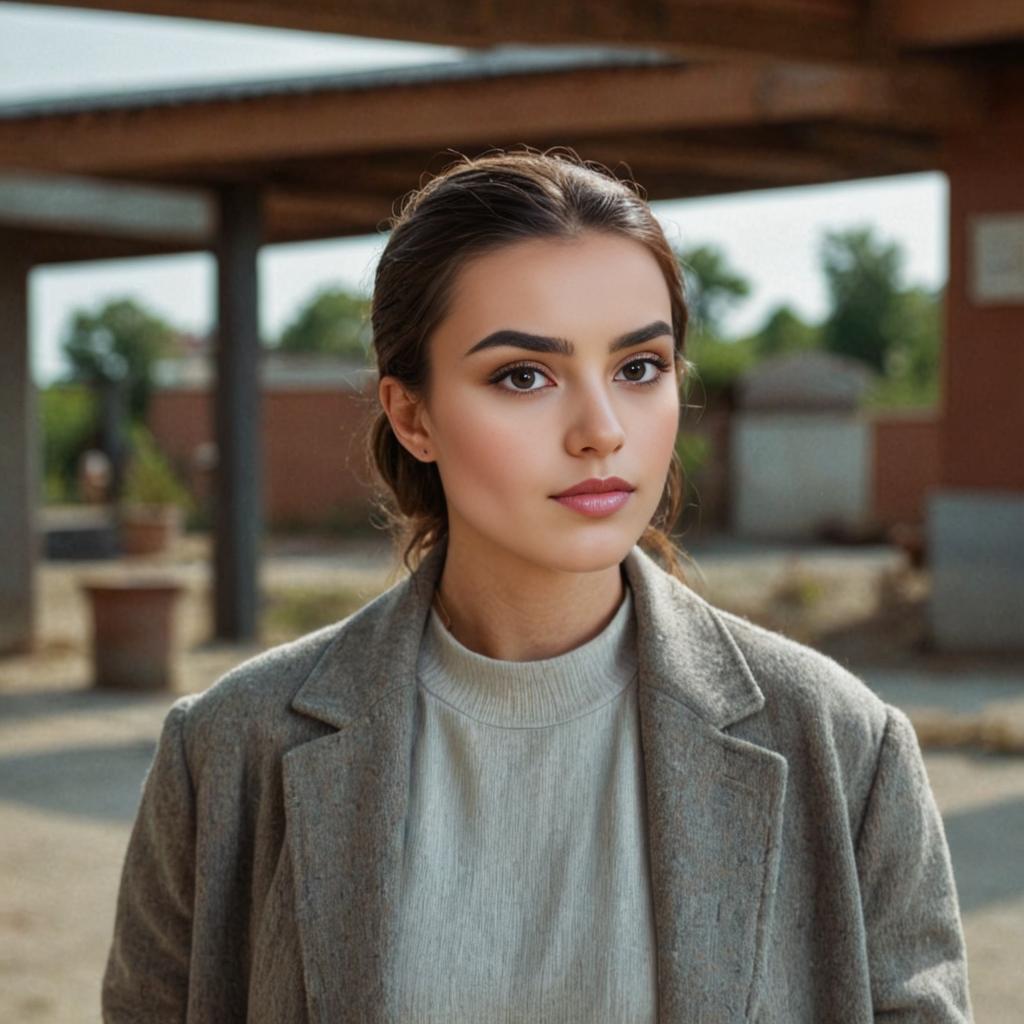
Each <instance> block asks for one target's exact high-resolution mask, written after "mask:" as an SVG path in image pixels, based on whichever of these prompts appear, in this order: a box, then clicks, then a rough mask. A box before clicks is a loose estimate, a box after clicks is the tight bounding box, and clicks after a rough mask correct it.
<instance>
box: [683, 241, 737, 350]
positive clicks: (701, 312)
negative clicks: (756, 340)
mask: <svg viewBox="0 0 1024 1024" xmlns="http://www.w3.org/2000/svg"><path fill="white" fill-rule="evenodd" d="M677 258H678V260H679V264H680V266H681V267H682V270H683V277H684V278H685V281H686V288H687V304H688V305H689V307H690V320H691V322H692V324H693V331H694V333H696V334H710V335H713V336H715V337H721V333H722V321H723V319H724V317H725V314H726V313H727V312H728V311H729V310H730V309H731V308H732V307H733V306H735V305H736V304H737V303H738V302H740V301H741V300H742V299H745V298H746V297H747V296H748V295H749V294H750V290H751V289H750V282H749V281H748V280H747V279H746V278H745V277H742V276H740V275H739V274H738V273H737V272H736V271H734V270H733V269H732V268H730V267H729V265H728V262H727V259H726V256H725V253H724V252H723V251H722V250H721V249H720V248H718V247H717V246H713V245H698V246H693V247H691V248H689V249H684V250H683V251H682V252H680V253H677Z"/></svg>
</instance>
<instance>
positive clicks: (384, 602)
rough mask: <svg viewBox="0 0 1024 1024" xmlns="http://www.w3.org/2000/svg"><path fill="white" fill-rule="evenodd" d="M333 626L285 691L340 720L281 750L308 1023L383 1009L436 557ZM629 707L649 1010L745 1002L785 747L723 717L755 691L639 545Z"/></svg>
mask: <svg viewBox="0 0 1024 1024" xmlns="http://www.w3.org/2000/svg"><path fill="white" fill-rule="evenodd" d="M444 551H445V549H444V545H441V546H439V547H435V548H434V549H433V550H431V551H430V552H429V553H428V554H427V555H426V556H425V558H424V559H423V561H421V563H420V565H419V566H418V568H417V570H416V571H415V572H414V573H412V574H411V575H410V576H408V577H406V578H405V579H404V580H403V581H401V582H400V583H398V584H396V585H395V586H393V587H391V588H390V589H389V590H387V591H385V592H384V593H383V594H381V595H380V596H379V597H377V598H376V599H375V600H373V601H371V602H370V603H369V604H367V605H366V606H365V607H364V608H362V609H360V610H359V611H358V612H356V613H355V614H354V615H353V616H351V617H350V618H349V619H348V620H346V621H345V623H344V625H343V626H341V627H340V628H339V630H338V632H337V634H336V635H335V638H334V640H333V641H332V642H331V644H330V645H329V646H328V648H327V649H326V651H325V652H324V654H323V656H322V657H321V659H320V661H319V662H318V663H317V665H316V666H315V667H314V668H313V670H312V671H311V672H310V674H309V676H308V677H307V679H306V680H305V682H304V683H303V685H302V686H301V687H300V689H299V690H298V692H297V693H296V695H295V697H294V698H293V700H292V707H293V709H294V710H296V711H298V712H301V713H302V714H306V715H310V716H312V717H314V718H316V719H318V720H320V721H322V722H325V723H327V724H329V725H331V726H333V727H334V729H333V730H332V731H331V732H330V733H328V734H326V735H324V736H322V737H320V738H318V739H314V740H311V741H309V742H306V743H303V744H300V745H299V746H297V747H295V748H293V749H292V750H290V751H289V752H288V753H287V754H286V755H285V756H284V762H283V765H284V789H285V814H286V820H287V827H286V831H287V838H288V852H289V854H290V861H291V864H292V871H293V873H294V879H293V882H294V898H295V919H296V922H297V925H298V929H299V940H300V946H301V949H302V956H303V972H304V981H305V987H306V993H307V1000H308V1006H309V1011H310V1019H311V1021H314V1022H316V1024H326V1022H328V1021H331V1022H332V1024H333V1022H338V1021H361V1022H367V1024H387V1022H390V1021H393V1020H395V1019H396V1017H395V1013H394V1007H393V1004H392V1001H391V987H390V982H391V980H392V979H393V964H394V953H395V949H396V945H395V944H396V939H397V927H398V911H399V906H400V902H399V901H400V898H401V892H400V886H401V877H402V862H403V853H404V841H405V823H406V812H407V807H408V797H409V772H410V770H411V764H412V761H411V755H412V748H413V743H414V740H415V692H416V687H415V673H416V662H417V657H418V650H419V642H420V638H421V634H422V630H423V627H424V626H425V625H426V616H427V614H428V613H429V608H430V601H431V597H432V594H433V589H434V586H435V584H436V582H437V580H438V578H439V577H440V574H441V569H442V567H443V564H444ZM624 569H625V571H626V574H627V577H628V580H629V583H630V585H631V587H632V589H633V597H634V602H635V614H636V619H637V645H638V672H639V675H638V691H637V698H638V709H639V716H640V735H641V743H642V749H643V757H644V775H645V789H646V815H647V837H648V850H649V863H650V879H651V887H652V896H653V910H654V919H655V932H656V936H657V957H658V962H657V968H658V1007H659V1009H658V1022H659V1024H669V1022H682V1021H684V1020H685V1021H690V1020H698V1019H699V1020H714V1021H723V1022H724V1021H737V1022H738V1021H742V1020H748V1019H751V1018H752V1016H753V1015H754V1013H755V1012H756V1003H757V1000H758V993H759V984H760V981H761V978H762V975H763V968H764V958H765V952H766V950H765V947H766V934H767V930H768V926H769V922H770V919H771V912H772V907H773V903H774V892H775V885H776V878H777V874H778V863H779V840H780V834H781V828H782V805H783V798H784V795H785V787H786V774H787V762H786V760H785V758H784V757H782V756H781V755H780V754H778V753H776V752H774V751H771V750H768V749H766V748H764V747H761V746H758V745H756V744H753V743H751V742H748V741H746V740H743V739H740V738H738V737H736V736H733V735H730V734H729V733H727V732H726V731H725V730H726V729H727V728H728V727H729V726H731V725H734V724H735V723H737V722H739V721H741V720H742V719H744V718H746V717H748V716H750V715H752V714H755V713H756V712H757V711H759V710H760V709H761V708H762V707H763V705H764V696H763V694H762V692H761V689H760V687H759V686H758V684H757V681H756V680H755V678H754V675H753V673H752V672H751V669H750V666H749V665H748V663H747V661H746V660H745V659H744V657H743V655H742V653H741V652H740V650H739V648H738V647H737V646H736V643H735V641H734V640H733V639H732V637H731V635H730V633H729V631H728V628H727V626H726V624H725V622H724V620H723V619H722V618H721V616H720V614H719V613H718V612H717V611H716V610H715V609H714V608H713V606H711V605H709V604H708V603H707V602H705V601H704V600H703V599H702V598H700V597H699V596H698V595H696V594H695V593H694V592H693V591H691V590H690V589H689V588H688V587H687V586H685V585H684V584H682V583H681V582H679V581H678V580H676V579H675V578H674V577H672V576H671V575H669V574H668V573H666V572H665V571H664V570H662V569H661V568H660V566H658V565H657V563H655V562H654V560H653V559H652V558H651V557H650V556H648V555H647V554H646V553H644V552H643V551H642V550H641V549H640V547H639V546H634V547H633V548H632V550H631V551H630V552H629V554H628V555H627V557H626V559H625V560H624Z"/></svg>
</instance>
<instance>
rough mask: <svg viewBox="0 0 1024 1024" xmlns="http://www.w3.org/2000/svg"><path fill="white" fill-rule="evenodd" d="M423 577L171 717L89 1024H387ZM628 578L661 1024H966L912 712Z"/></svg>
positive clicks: (670, 582)
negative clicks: (98, 1013)
mask: <svg viewBox="0 0 1024 1024" xmlns="http://www.w3.org/2000/svg"><path fill="white" fill-rule="evenodd" d="M443 561H444V547H443V546H441V547H437V548H434V549H433V550H432V551H431V552H430V553H429V554H428V555H427V556H426V557H425V559H424V560H423V562H421V564H420V565H419V567H418V568H417V570H416V572H415V573H413V574H412V575H409V576H406V577H404V578H403V579H402V580H400V581H399V582H398V583H395V584H394V585H393V586H392V587H391V588H390V589H388V590H387V591H385V592H384V593H383V594H381V595H379V596H378V597H376V598H375V599H374V600H372V601H371V602H369V603H368V604H367V605H365V606H364V607H363V608H361V609H360V610H359V611H357V612H355V613H354V614H353V615H351V616H349V617H348V618H346V619H344V620H343V621H341V622H339V623H336V624H334V625H331V626H328V627H326V628H324V629H321V630H319V631H317V632H315V633H311V634H309V635H307V636H305V637H302V638H300V639H299V640H296V641H294V642H292V643H289V644H285V645H282V646H279V647H276V648H274V649H272V650H269V651H266V652H264V653H262V654H260V655H258V656H256V657H255V658H252V659H251V660H249V661H247V662H245V663H244V664H242V665H240V666H239V667H237V668H236V669H234V670H232V671H231V672H229V673H227V674H226V675H225V676H223V677H222V678H220V679H219V680H218V681H217V682H216V683H215V684H214V685H213V686H211V687H210V688H209V689H207V690H206V691H204V692H202V693H199V694H192V695H189V696H185V697H181V698H180V699H178V700H177V701H175V703H174V704H173V705H172V707H171V708H170V710H169V711H168V713H167V716H166V719H165V720H164V724H163V729H162V732H161V735H160V739H159V742H158V745H157V749H156V753H155V755H154V758H153V762H152V764H151V766H150V769H149V771H148V773H147V776H146V779H145V783H144V785H143V789H142V801H141V805H140V807H139V810H138V815H137V817H136V820H135V823H134V827H133V830H132V833H131V838H130V841H129V845H128V849H127V853H126V856H125V860H124V866H123V872H122V877H121V886H120V891H119V895H118V900H117V908H116V919H115V928H114V935H113V942H112V945H111V947H110V951H109V957H108V961H107V966H106V971H105V974H104V977H103V987H102V1009H103V1019H104V1021H107V1022H108V1024H114V1022H117V1024H121V1022H124V1024H127V1022H129V1021H131V1022H142V1021H161V1022H170V1021H188V1022H190V1024H199V1022H204V1024H206V1022H209V1024H229V1022H235V1021H248V1022H252V1024H270V1022H275V1024H278V1022H302V1021H309V1022H316V1024H341V1022H360V1024H385V1022H392V1021H394V1022H395V1024H398V1022H397V1021H396V1019H395V1017H394V1015H393V1003H392V1001H391V989H390V984H389V983H390V981H391V979H392V966H393V955H394V951H395V928H396V922H397V920H398V919H397V913H396V912H397V909H398V906H399V900H400V899H401V892H400V891H399V880H400V867H401V862H402V855H403V839H404V834H405V832H404V825H405V812H406V805H407V800H408V789H409V786H408V783H409V773H410V763H411V761H410V755H411V752H412V744H413V739H414V736H415V707H416V702H415V699H414V697H415V686H416V680H415V666H416V658H417V649H418V643H419V640H420V635H421V631H422V628H423V626H424V624H425V621H426V616H427V614H428V612H429V608H430V600H431V595H432V591H433V587H434V584H435V582H436V581H437V579H438V578H439V575H440V571H441V568H442V566H443ZM623 570H624V572H625V574H626V576H627V578H628V580H629V583H630V585H631V587H632V589H633V594H634V601H635V611H636V616H637V642H638V648H639V650H638V655H639V677H638V707H639V714H640V729H641V733H640V734H641V740H642V749H643V757H644V774H645V784H646V801H647V818H648V821H647V829H648V840H649V854H650V880H651V886H652V891H653V908H654V917H655V930H656V937H657V977H658V1021H659V1022H661V1024H669V1022H673V1024H683V1022H688V1024H689V1022H692V1024H697V1022H703V1024H726V1022H730V1024H731V1022H739V1021H753V1022H758V1024H769V1022H770V1024H798V1022H806V1024H812V1022H813V1024H824V1022H830V1021H835V1022H839V1021H842V1022H843V1024H861V1022H868V1021H874V1020H885V1021H889V1022H911V1021H914V1022H926V1021H927V1022H935V1024H939V1022H954V1021H969V1020H971V1011H970V1008H969V998H968V989H967V967H966V960H965V951H964V941H963V934H962V929H961V924H960V916H959V909H958V903H957V896H956V890H955V887H954V881H953V876H952V872H951V868H950V859H949V852H948V848H947V845H946V840H945V835H944V832H943V826H942V823H941V820H940V817H939V814H938V812H937V809H936V805H935V802H934V798H933V796H932V792H931V789H930V788H929V784H928V781H927V778H926V775H925V771H924V766H923V762H922V758H921V753H920V749H919V747H918V744H917V740H916V737H915V734H914V731H913V729H912V727H911V725H910V723H909V721H908V719H907V718H906V716H905V715H904V714H903V713H902V712H900V711H899V710H897V709H896V708H894V707H891V706H889V705H887V704H885V703H883V702H882V701H881V700H880V699H878V698H877V697H876V696H875V695H874V694H873V693H872V692H871V691H870V690H869V689H868V688H867V687H866V686H865V685H864V684H863V683H862V682H860V681H859V680H858V678H856V677H855V676H854V675H852V674H851V673H850V672H848V671H847V670H846V669H844V668H843V667H841V666H840V665H839V664H838V663H837V662H835V661H833V660H832V659H830V658H828V657H826V656H825V655H823V654H820V653H818V652H816V651H814V650H813V649H811V648H809V647H806V646H803V645H801V644H798V643H796V642H794V641H792V640H789V639H787V638H785V637H783V636H782V635H781V634H778V633H774V632H770V631H768V630H765V629H762V628H760V627H758V626H756V625H753V624H751V623H750V622H748V621H746V620H745V619H743V618H740V617H737V616H735V615H732V614H729V613H727V612H725V611H723V610H720V609H718V608H716V607H714V606H713V605H711V604H709V603H708V602H706V601H705V600H704V599H702V598H701V597H700V596H699V595H697V594H696V593H695V592H694V591H693V590H691V589H690V588H689V587H687V586H685V585H683V584H682V583H680V582H679V581H678V580H676V579H675V578H674V577H672V576H671V575H669V574H668V573H667V572H665V571H664V570H663V569H662V568H661V567H660V566H659V565H658V563H656V562H655V561H654V560H653V559H652V558H651V557H650V556H649V555H647V554H646V553H645V552H644V551H643V550H642V549H641V548H640V547H639V546H634V547H633V549H632V550H631V551H630V552H629V554H628V555H627V557H626V558H625V559H624V561H623ZM523 884H524V885H528V884H529V880H528V879H524V880H523ZM437 969H438V970H439V971H444V970H445V969H446V965H445V964H443V963H438V965H437ZM503 1019H504V1020H508V1021H517V1020H519V1018H518V1016H517V1013H516V1007H515V1006H514V1005H513V1006H509V1007H508V1015H507V1017H505V1018H503ZM453 1024H463V1022H453ZM474 1024H477V1022H474ZM488 1024H489V1022H488ZM581 1024H584V1022H581Z"/></svg>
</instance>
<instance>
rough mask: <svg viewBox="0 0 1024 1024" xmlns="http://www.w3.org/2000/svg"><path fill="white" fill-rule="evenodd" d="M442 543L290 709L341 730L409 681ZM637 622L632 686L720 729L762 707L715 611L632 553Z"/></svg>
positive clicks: (350, 634)
mask: <svg viewBox="0 0 1024 1024" xmlns="http://www.w3.org/2000/svg"><path fill="white" fill-rule="evenodd" d="M445 550H446V544H445V543H443V542H442V543H441V544H439V545H437V546H435V547H434V548H432V549H431V550H430V551H429V552H428V553H427V554H426V555H425V556H424V558H423V560H422V561H421V562H420V564H419V566H418V567H417V569H416V571H415V572H414V573H412V574H411V575H410V576H408V577H406V578H405V579H404V580H403V581H401V582H400V583H398V584H396V585H395V586H394V587H392V588H391V589H390V590H388V591H386V592H385V593H383V594H381V595H380V596H379V597H377V598H376V599H375V600H374V601H371V602H370V603H369V604H367V605H366V606H365V607H364V608H362V609H361V610H360V611H359V612H357V613H356V614H355V615H354V616H353V617H352V619H351V620H349V623H348V628H347V629H342V630H341V631H340V632H339V633H338V634H337V636H336V637H335V639H334V641H333V643H332V644H331V645H330V646H329V647H328V649H327V650H326V651H325V652H324V654H323V656H322V657H321V659H320V661H319V662H318V663H317V664H316V665H315V666H314V668H313V670H312V671H311V672H310V674H309V676H308V677H307V679H306V681H305V682H304V683H303V685H302V687H301V688H300V689H299V691H298V693H297V694H296V695H295V698H294V699H293V701H292V707H293V708H294V709H295V710H296V711H301V712H303V713H304V714H307V715H311V716H312V717H314V718H318V719H320V720H321V721H323V722H326V723H328V724H329V725H333V726H335V727H336V728H338V729H344V728H346V727H347V726H349V725H350V724H351V723H353V722H355V721H357V720H358V719H359V718H361V717H362V716H363V715H364V714H366V712H367V710H368V709H369V708H370V707H372V706H373V704H374V703H376V702H377V701H379V700H381V699H382V698H383V697H385V696H386V695H387V694H388V693H389V692H390V691H391V690H393V689H394V687H395V686H405V685H408V684H410V683H411V682H412V681H413V679H414V676H415V671H416V660H417V656H418V652H419V644H420V639H421V637H422V633H423V629H424V626H425V625H426V619H427V615H428V614H429V612H430V602H431V600H432V598H433V593H434V588H435V587H436V585H437V582H438V580H439V579H440V576H441V570H442V569H443V567H444V556H445ZM624 568H625V572H626V576H627V578H628V580H629V584H630V587H631V588H632V590H633V597H634V602H635V614H636V619H637V646H638V654H639V665H638V668H639V672H640V679H641V680H643V682H644V683H646V685H647V686H649V687H650V688H652V689H655V690H660V691H661V692H663V693H664V694H665V695H666V696H667V697H671V698H672V699H673V700H677V701H679V702H680V703H682V704H685V705H686V706H687V707H688V708H690V710H691V711H693V713H694V714H695V715H697V716H698V717H699V718H701V719H702V720H703V721H705V722H707V724H708V725H711V726H713V727H715V728H718V729H724V728H726V727H727V726H729V725H732V724H734V723H736V722H738V721H740V720H741V719H743V718H746V717H747V716H748V715H752V714H754V713H755V712H757V711H760V710H761V708H762V707H763V705H764V696H763V694H762V693H761V690H760V688H759V687H758V685H757V683H756V681H755V680H754V677H753V675H752V674H751V671H750V668H749V666H748V665H747V662H746V660H745V659H744V657H743V655H742V654H741V653H740V651H739V649H738V648H737V646H736V643H735V641H734V640H733V639H732V636H731V635H730V633H729V631H728V629H727V628H726V626H725V624H724V623H723V621H722V619H721V616H720V615H719V613H718V612H717V611H716V609H715V608H714V607H713V606H712V605H710V604H708V603H707V602H706V601H705V600H704V599H703V598H701V597H699V596H698V595H697V594H696V593H694V592H693V591H692V590H691V589H690V588H689V587H687V586H685V585H684V584H682V583H680V581H679V580H677V579H676V578H675V577H674V576H671V575H670V574H669V573H667V572H665V571H664V570H663V569H662V568H661V567H660V566H659V565H658V564H657V563H656V562H655V561H654V560H653V559H652V558H651V556H650V555H648V554H647V553H646V552H644V550H643V549H642V548H641V547H640V546H639V545H634V546H633V548H632V549H631V550H630V551H629V553H628V554H627V555H626V558H625V559H624Z"/></svg>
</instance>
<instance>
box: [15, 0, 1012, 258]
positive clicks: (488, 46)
mask: <svg viewBox="0 0 1024 1024" xmlns="http://www.w3.org/2000/svg"><path fill="white" fill-rule="evenodd" d="M74 5H75V6H80V7H94V8H106V9H110V10H121V11H134V12H137V13H152V14H162V15H168V14H171V15H182V16H187V17H203V18H216V19H220V20H229V21H245V22H249V23H255V24H264V25H280V26H286V27H290V28H305V29H319V30H325V31H337V32H346V33H351V34H354V35H373V36H386V37H388V38H393V39H407V40H408V39H415V40H418V41H424V42H435V43H445V44H449V45H451V44H454V45H462V46H467V47H474V48H477V49H474V50H472V51H470V52H468V53H467V56H466V57H465V59H463V60H459V61H454V62H445V63H439V64H431V65H420V66H416V67H407V68H388V69H382V70H376V71H363V72H359V73H355V74H335V75H317V76H311V77H305V78H295V79H289V80H285V81H282V80H280V79H278V80H274V81H250V82H241V83H230V84H217V85H209V86H184V87H176V88H162V89H152V90H144V91H140V92H131V93H126V92H121V93H114V94H104V95H94V96H82V97H72V98H62V99H53V100H39V101H30V102H21V103H17V104H11V105H7V106H3V107H0V231H2V232H4V234H5V235H6V236H7V237H8V239H9V240H10V242H11V243H12V244H16V245H18V246H19V247H20V246H26V247H28V249H29V250H30V252H31V260H32V262H33V263H39V262H51V261H66V260H75V259H97V258H103V257H113V256H135V255H143V254H149V253H160V252H180V251H189V250H195V249H197V248H208V247H209V245H210V244H211V239H212V237H213V230H212V217H213V213H212V207H211V205H210V203H209V202H208V193H207V191H204V190H209V189H211V188H216V187H218V186H220V185H227V184H231V185H235V184H242V183H245V184H250V185H252V186H255V187H257V188H258V189H259V190H260V194H261V196H262V203H263V214H264V225H265V241H267V242H270V243H274V242H286V241H299V240H309V239H317V238H329V237H341V236H346V235H353V234H366V233H372V232H374V231H376V230H378V229H379V228H380V227H381V226H382V225H383V223H384V222H386V219H387V218H388V217H389V216H390V215H391V213H392V211H393V204H394V203H395V201H396V199H397V198H398V197H400V196H401V195H402V194H403V193H405V192H407V191H408V190H410V189H412V188H415V187H416V186H417V185H418V184H419V183H420V182H421V180H422V176H423V174H424V173H427V174H430V173H431V172H435V171H437V170H440V169H441V167H443V166H444V165H445V164H446V163H448V162H449V161H450V160H451V159H453V158H454V156H455V155H456V154H457V153H468V154H475V153H478V152H481V151H483V150H486V149H488V148H490V147H493V146H501V147H504V146H514V145H518V144H526V145H530V146H535V147H538V148H547V147H551V146H570V147H572V148H573V149H575V150H576V151H577V152H578V153H580V155H582V156H583V157H585V158H586V159H592V160H598V161H600V162H602V163H605V164H607V165H608V166H610V167H612V168H613V169H615V170H616V173H619V174H622V175H628V176H631V177H633V178H635V179H636V180H637V181H639V182H640V183H641V184H642V185H643V187H644V188H645V190H646V192H647V195H648V197H649V198H650V199H671V198H685V197H692V196H703V195H719V194H723V193H728V192H735V191H743V190H750V189H760V188H772V187H778V186H796V185H809V184H817V183H823V182H834V181H842V180H849V179H858V178H865V177H871V176H877V175H891V174H899V173H904V172H914V171H925V170H933V169H941V167H942V162H943V157H942V146H943V139H944V138H945V137H947V136H948V134H949V133H951V132H956V131H957V130H958V128H961V127H968V126H971V125H976V124H977V123H978V122H979V120H984V118H985V117H986V116H987V114H988V113H989V112H990V111H991V110H993V109H994V108H995V107H997V106H999V105H1000V104H1005V103H1007V102H1019V103H1022V104H1024V73H1022V65H1024V60H1022V55H1024V7H1022V6H1021V5H1020V4H1016V3H1010V2H1003V0H979V2H978V3H975V4H973V5H972V6H971V8H970V11H969V12H966V13H965V11H964V9H963V6H962V5H960V4H953V3H951V2H945V3H943V2H938V3H936V2H924V0H901V2H894V3H891V4H889V5H886V9H885V11H884V12H882V11H881V10H880V9H879V5H877V4H872V3H867V2H862V0H740V2H736V3H732V4H718V3H716V4H707V3H697V2H692V0H675V2H674V3H671V4H668V5H665V4H653V3H641V4H636V3H631V4H629V5H621V4H614V3H610V2H597V3H591V4H588V5H587V9H586V13H587V17H586V18H583V17H582V16H581V15H580V13H579V11H577V10H576V8H572V7H564V6H562V5H554V6H552V5H550V4H545V5H541V4H536V3H520V2H517V3H515V4H508V5H506V7H507V9H497V8H495V7H494V6H493V5H488V6H487V8H486V9H484V8H481V9H480V10H475V9H474V8H473V7H472V6H470V7H468V8H467V7H466V5H464V4H460V5H450V6H449V5H445V4H438V3H435V4H432V5H427V6H426V7H424V6H421V5H416V6H415V9H414V7H413V5H412V4H408V3H393V4H390V5H386V6H384V7H382V6H380V5H379V4H375V3H368V2H365V0H363V2H356V3H348V4H346V5H344V8H341V7H338V8H334V7H332V8H330V9H328V8H325V6H324V5H323V4H321V3H318V2H314V0H295V2H290V3H288V4H284V3H277V2H272V0H255V2H245V0H217V2H214V3H203V4H198V3H195V2H193V0H133V2H128V0H124V2H122V0H102V2H87V3H77V4H74ZM574 11H575V12H576V13H573V12H574ZM509 38H512V39H516V40H517V41H518V42H517V44H516V45H506V44H502V40H503V39H509Z"/></svg>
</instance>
